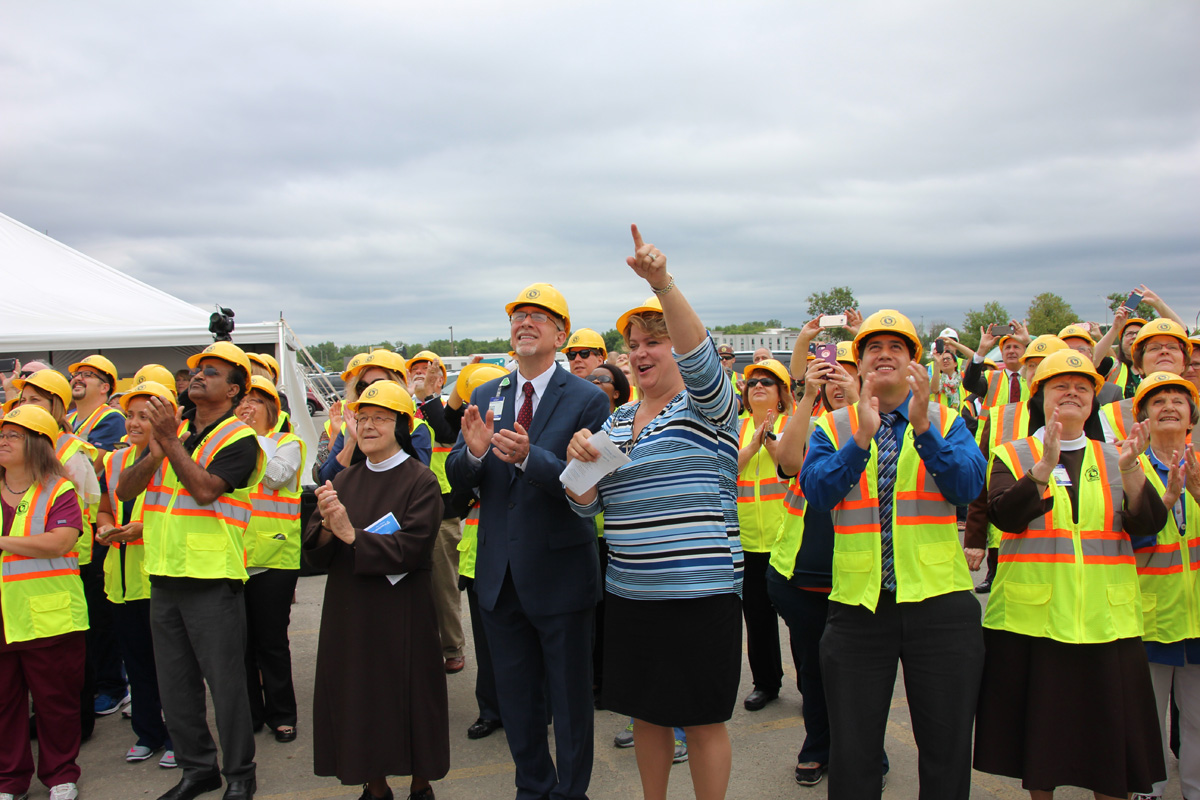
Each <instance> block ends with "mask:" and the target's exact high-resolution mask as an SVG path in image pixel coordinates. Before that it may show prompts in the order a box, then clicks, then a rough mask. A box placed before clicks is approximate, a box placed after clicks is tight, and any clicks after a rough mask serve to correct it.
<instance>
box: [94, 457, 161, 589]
mask: <svg viewBox="0 0 1200 800" xmlns="http://www.w3.org/2000/svg"><path fill="white" fill-rule="evenodd" d="M139 454H140V452H139V451H138V449H137V448H134V447H126V448H123V449H121V450H114V451H113V452H111V453H108V454H106V455H105V457H104V480H105V483H106V484H107V486H108V502H109V505H111V506H112V509H113V520H114V521H115V522H116V524H117V525H121V523H122V521H123V517H124V513H123V509H124V504H123V503H122V502H121V500H120V499H119V498H118V497H117V484H118V483H120V481H121V473H123V472H124V471H125V469H126V468H127V467H129V466H130V465H131V464H133V462H135V461H136V460H137V457H138V455H139ZM144 502H145V495H144V494H140V495H138V496H137V498H136V499H135V500H134V501H133V510H132V512H131V513H130V515H129V521H130V522H141V520H142V505H143V503H144ZM122 556H124V557H123V558H122ZM122 566H123V567H124V569H122ZM104 593H105V595H107V596H108V599H109V601H110V602H113V603H124V602H126V601H127V600H149V599H150V576H149V575H147V574H146V548H145V540H144V539H134V540H133V541H130V542H124V543H119V544H113V545H110V546H109V548H108V554H107V555H105V557H104Z"/></svg>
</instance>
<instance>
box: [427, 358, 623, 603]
mask: <svg viewBox="0 0 1200 800" xmlns="http://www.w3.org/2000/svg"><path fill="white" fill-rule="evenodd" d="M504 384H507V385H504ZM497 396H499V397H503V398H504V410H503V411H502V413H501V414H500V418H499V419H497V420H495V423H494V429H495V430H497V431H499V430H502V429H508V430H512V429H513V423H514V421H515V419H516V416H517V400H518V398H517V376H516V372H515V371H514V372H512V373H509V375H508V376H507V377H505V378H496V379H495V380H492V381H489V382H488V383H485V384H483V385H482V386H480V387H479V388H477V389H476V390H475V391H474V392H473V393H472V394H471V404H472V405H474V406H476V407H478V408H479V411H480V413H481V414H483V415H484V416H486V414H487V409H488V403H489V401H490V400H491V399H492V398H493V397H497ZM520 401H521V402H522V403H523V402H524V398H523V397H522V398H520ZM608 416H609V401H608V395H606V394H604V392H602V391H601V390H600V389H599V388H597V387H596V386H595V385H594V384H592V383H591V382H589V381H585V380H583V379H582V378H579V377H577V376H575V375H572V374H571V373H569V372H567V371H566V370H564V369H562V368H560V367H557V366H556V367H555V369H554V374H553V377H551V378H550V384H549V385H548V386H547V387H546V392H545V395H544V396H543V397H541V398H540V399H539V401H538V406H537V413H536V414H534V415H533V423H532V424H531V426H530V428H529V444H530V447H529V457H528V458H527V459H526V461H525V469H524V470H521V469H517V467H516V466H515V465H513V464H509V463H507V462H505V461H502V460H500V459H499V458H497V457H496V455H495V454H494V453H492V452H490V451H489V452H488V453H487V454H486V455H484V457H483V461H482V462H481V463H480V464H479V465H474V464H472V463H471V459H470V457H469V456H470V454H469V453H468V452H467V446H466V443H465V442H464V441H463V437H462V434H461V433H460V434H459V436H458V441H457V442H456V443H455V445H454V449H453V450H451V452H450V456H449V458H448V459H447V460H446V476H447V477H448V478H449V480H450V483H451V485H452V486H454V487H455V488H456V489H457V488H472V489H478V491H479V541H478V547H479V550H478V552H477V554H476V559H475V593H476V595H477V596H478V597H479V604H480V605H481V606H482V607H483V608H484V609H486V610H488V611H492V610H494V609H495V607H496V598H497V596H499V594H500V587H501V585H502V584H503V583H504V575H505V572H507V571H511V572H512V580H513V586H514V587H515V588H516V590H517V596H518V598H519V599H520V601H521V606H522V607H523V608H524V610H525V613H527V614H529V615H533V616H541V615H547V614H564V613H568V612H572V611H579V610H581V609H584V608H589V607H591V606H593V605H595V604H596V602H597V601H598V600H599V599H600V566H599V558H598V554H597V548H596V528H595V525H594V524H593V522H592V520H591V519H585V518H583V517H580V516H579V515H578V514H576V513H575V512H574V511H572V510H571V506H570V504H568V502H567V496H566V493H565V492H564V490H563V487H562V482H561V481H559V478H558V476H559V475H560V474H561V473H562V471H563V469H565V468H566V466H567V462H566V454H567V444H568V443H569V442H570V441H571V437H572V436H574V435H575V432H576V431H578V430H579V429H580V428H587V429H588V430H590V431H598V430H600V426H601V425H603V424H604V421H605V420H606V419H608Z"/></svg>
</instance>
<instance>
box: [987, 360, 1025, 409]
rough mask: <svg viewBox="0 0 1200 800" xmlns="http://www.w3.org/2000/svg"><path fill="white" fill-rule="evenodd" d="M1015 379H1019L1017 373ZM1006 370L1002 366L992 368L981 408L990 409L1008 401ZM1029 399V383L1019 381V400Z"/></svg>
mask: <svg viewBox="0 0 1200 800" xmlns="http://www.w3.org/2000/svg"><path fill="white" fill-rule="evenodd" d="M1017 380H1021V378H1020V375H1019V374H1018V376H1017ZM1008 382H1009V377H1008V370H1006V369H1005V368H1004V367H1001V368H1000V369H994V370H992V374H991V375H989V376H988V388H987V394H986V395H984V398H983V408H984V410H986V411H990V410H991V409H992V408H994V407H996V406H1002V405H1004V404H1005V403H1007V402H1008V398H1009V388H1008ZM1028 399H1029V384H1028V383H1026V382H1025V381H1021V402H1025V401H1026V400H1028Z"/></svg>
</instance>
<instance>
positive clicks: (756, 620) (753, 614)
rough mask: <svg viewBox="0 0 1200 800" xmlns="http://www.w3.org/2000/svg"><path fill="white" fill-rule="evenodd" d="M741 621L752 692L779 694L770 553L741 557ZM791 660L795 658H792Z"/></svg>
mask: <svg viewBox="0 0 1200 800" xmlns="http://www.w3.org/2000/svg"><path fill="white" fill-rule="evenodd" d="M742 555H743V557H744V558H745V571H744V572H743V573H742V575H743V578H742V618H743V619H745V620H746V650H747V654H748V656H749V659H750V675H751V677H752V678H753V679H754V688H755V689H758V690H760V691H763V692H766V693H767V694H779V688H780V687H781V686H782V685H783V659H782V657H781V656H780V655H779V618H778V617H777V616H776V615H775V607H774V606H773V605H771V597H770V595H768V594H767V567H768V566H770V564H771V554H770V553H743V554H742ZM793 658H794V654H793Z"/></svg>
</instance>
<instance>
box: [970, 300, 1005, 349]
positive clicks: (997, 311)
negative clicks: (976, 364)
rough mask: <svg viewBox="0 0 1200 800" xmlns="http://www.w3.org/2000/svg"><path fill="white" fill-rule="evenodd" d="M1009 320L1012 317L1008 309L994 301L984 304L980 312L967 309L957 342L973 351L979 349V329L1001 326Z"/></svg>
mask: <svg viewBox="0 0 1200 800" xmlns="http://www.w3.org/2000/svg"><path fill="white" fill-rule="evenodd" d="M1010 319H1012V317H1011V316H1010V315H1009V313H1008V309H1006V308H1005V307H1004V306H1002V305H1000V304H999V303H998V302H996V301H995V300H990V301H988V302H987V303H984V305H983V310H982V311H976V310H975V309H973V308H969V309H967V314H966V316H964V317H963V324H962V328H960V329H959V331H958V340H959V341H960V342H962V343H963V344H965V345H966V346H967V347H969V348H971V349H972V350H974V349H975V348H977V347H979V329H980V328H983V327H985V326H987V325H993V324H994V325H1003V324H1005V323H1007V322H1008V321H1009V320H1010Z"/></svg>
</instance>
